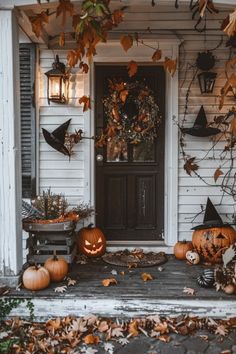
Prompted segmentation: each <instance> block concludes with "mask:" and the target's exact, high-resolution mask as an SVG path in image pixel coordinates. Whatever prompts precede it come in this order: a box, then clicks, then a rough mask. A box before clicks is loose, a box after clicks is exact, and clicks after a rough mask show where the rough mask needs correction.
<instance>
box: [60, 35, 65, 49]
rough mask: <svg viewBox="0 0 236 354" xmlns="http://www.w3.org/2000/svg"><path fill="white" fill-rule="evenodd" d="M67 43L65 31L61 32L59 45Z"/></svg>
mask: <svg viewBox="0 0 236 354" xmlns="http://www.w3.org/2000/svg"><path fill="white" fill-rule="evenodd" d="M64 45H65V32H61V33H60V36H59V46H60V47H64Z"/></svg>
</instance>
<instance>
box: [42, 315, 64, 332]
mask: <svg viewBox="0 0 236 354" xmlns="http://www.w3.org/2000/svg"><path fill="white" fill-rule="evenodd" d="M46 327H47V328H48V329H49V330H53V331H55V330H57V329H60V328H61V319H60V318H59V317H57V318H56V319H55V320H52V319H51V320H48V321H47V322H46Z"/></svg>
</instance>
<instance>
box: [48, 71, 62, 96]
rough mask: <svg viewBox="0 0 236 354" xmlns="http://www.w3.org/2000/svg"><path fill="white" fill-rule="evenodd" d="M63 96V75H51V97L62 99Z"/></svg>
mask: <svg viewBox="0 0 236 354" xmlns="http://www.w3.org/2000/svg"><path fill="white" fill-rule="evenodd" d="M60 98H61V77H57V76H50V77H49V99H51V100H56V101H58V100H60Z"/></svg>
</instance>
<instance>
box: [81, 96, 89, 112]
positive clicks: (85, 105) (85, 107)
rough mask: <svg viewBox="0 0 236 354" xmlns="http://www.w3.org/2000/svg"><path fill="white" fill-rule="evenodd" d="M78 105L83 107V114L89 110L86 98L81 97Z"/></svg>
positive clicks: (87, 98)
mask: <svg viewBox="0 0 236 354" xmlns="http://www.w3.org/2000/svg"><path fill="white" fill-rule="evenodd" d="M79 103H80V104H82V103H83V105H84V107H83V112H86V111H87V110H88V109H91V102H90V98H89V97H88V96H85V95H84V96H83V97H81V98H80V99H79Z"/></svg>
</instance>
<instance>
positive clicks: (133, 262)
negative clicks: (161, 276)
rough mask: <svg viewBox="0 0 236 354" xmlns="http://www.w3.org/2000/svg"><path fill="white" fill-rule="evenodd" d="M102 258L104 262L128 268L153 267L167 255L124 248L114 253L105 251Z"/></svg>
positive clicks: (165, 260) (161, 262)
mask: <svg viewBox="0 0 236 354" xmlns="http://www.w3.org/2000/svg"><path fill="white" fill-rule="evenodd" d="M102 259H103V261H104V262H106V263H109V264H112V265H116V266H121V267H128V268H137V267H138V268H143V267H153V266H157V265H160V264H163V263H165V262H167V257H166V254H165V253H164V252H159V253H154V252H148V253H144V252H143V251H142V250H134V251H131V252H130V251H128V250H125V251H118V252H115V253H106V254H105V255H104V256H103V257H102Z"/></svg>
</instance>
